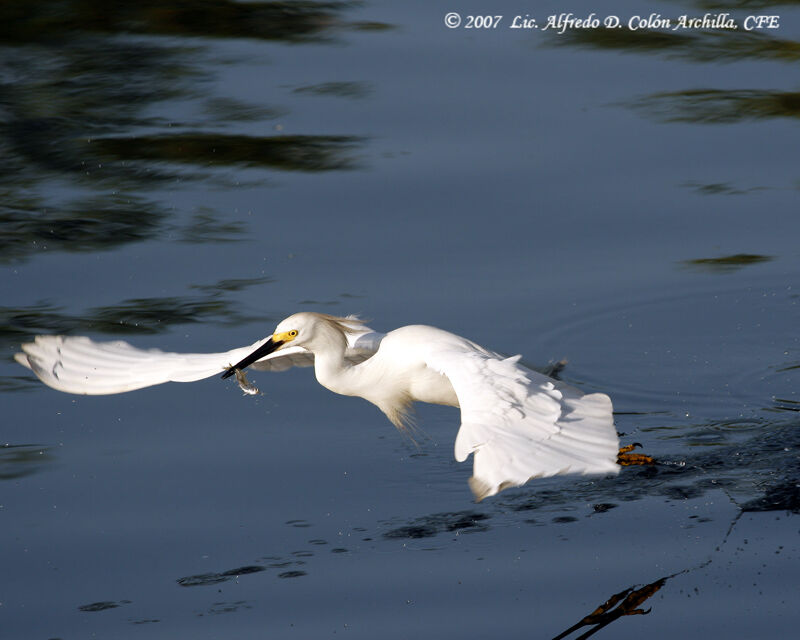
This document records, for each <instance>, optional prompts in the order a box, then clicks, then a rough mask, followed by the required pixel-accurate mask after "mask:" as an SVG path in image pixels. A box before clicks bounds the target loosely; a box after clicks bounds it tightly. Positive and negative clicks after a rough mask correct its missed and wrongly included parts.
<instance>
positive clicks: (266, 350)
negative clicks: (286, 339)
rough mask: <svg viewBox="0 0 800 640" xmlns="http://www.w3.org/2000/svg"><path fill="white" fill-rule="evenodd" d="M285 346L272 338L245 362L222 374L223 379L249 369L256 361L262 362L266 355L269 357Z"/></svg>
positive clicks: (280, 341)
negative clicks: (238, 370)
mask: <svg viewBox="0 0 800 640" xmlns="http://www.w3.org/2000/svg"><path fill="white" fill-rule="evenodd" d="M282 344H283V341H282V340H279V341H277V342H275V341H274V340H273V339H272V338H270V339H269V340H267V341H266V342H265V343H264V344H262V345H261V346H260V347H259V348H258V349H256V350H255V351H253V353H251V354H250V355H249V356H247V357H246V358H245V359H244V360H241V361H239V362H237V363H236V364H235V365H233V366H232V367H230V368H229V369H228V370H227V371H226V372H225V373H223V374H222V379H223V380H224V379H225V378H230V377H231V376H232V375H233V374H234V373H236V371H237V369H244V368H245V367H249V366H250V365H251V364H253V363H254V362H255V361H256V360H260V359H261V358H263V357H264V356H266V355H269V354H270V353H272V352H273V351H275V349H277V348H278V347H280V346H281V345H282Z"/></svg>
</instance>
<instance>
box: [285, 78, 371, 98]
mask: <svg viewBox="0 0 800 640" xmlns="http://www.w3.org/2000/svg"><path fill="white" fill-rule="evenodd" d="M294 93H299V94H309V95H315V96H338V97H340V98H358V99H360V98H366V97H367V96H368V95H369V94H370V93H372V87H371V86H370V85H369V84H368V83H366V82H323V83H321V84H312V85H308V86H305V87H297V88H296V89H294Z"/></svg>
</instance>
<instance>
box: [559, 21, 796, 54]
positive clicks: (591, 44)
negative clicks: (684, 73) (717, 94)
mask: <svg viewBox="0 0 800 640" xmlns="http://www.w3.org/2000/svg"><path fill="white" fill-rule="evenodd" d="M545 33H547V32H545ZM550 43H551V44H553V45H557V46H572V47H582V48H589V49H605V50H614V51H624V52H635V53H653V54H664V55H667V56H669V57H680V58H686V59H689V60H693V61H695V62H726V61H727V62H733V61H737V60H743V59H758V60H778V61H783V62H794V61H797V60H800V43H798V42H796V41H794V40H783V39H780V38H775V37H773V36H770V35H765V34H763V33H759V32H755V31H743V30H742V29H737V30H735V31H732V30H724V29H717V30H713V31H712V30H708V31H704V30H697V31H686V30H682V31H679V32H677V31H669V30H664V31H661V30H649V29H640V30H638V31H634V30H631V29H628V28H621V29H606V28H599V29H568V30H567V31H565V32H564V33H563V34H561V35H552V36H551V40H550Z"/></svg>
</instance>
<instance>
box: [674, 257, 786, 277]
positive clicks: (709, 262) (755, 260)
mask: <svg viewBox="0 0 800 640" xmlns="http://www.w3.org/2000/svg"><path fill="white" fill-rule="evenodd" d="M773 259H774V258H773V256H762V255H758V254H754V253H736V254H734V255H730V256H720V257H717V258H697V259H695V260H685V261H684V262H683V264H685V265H687V266H690V267H694V268H697V269H701V270H703V271H707V272H709V273H728V272H730V271H735V270H738V269H741V268H742V267H746V266H748V265H751V264H759V263H761V262H769V261H771V260H773Z"/></svg>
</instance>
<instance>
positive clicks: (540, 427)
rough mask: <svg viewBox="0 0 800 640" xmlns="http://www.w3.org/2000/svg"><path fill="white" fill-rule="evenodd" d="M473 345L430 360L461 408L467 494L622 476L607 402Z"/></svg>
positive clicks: (458, 453)
mask: <svg viewBox="0 0 800 640" xmlns="http://www.w3.org/2000/svg"><path fill="white" fill-rule="evenodd" d="M519 358H520V356H514V357H511V358H503V357H502V356H499V355H497V354H494V353H491V352H488V351H486V350H484V349H482V348H481V347H478V346H477V345H474V344H473V343H471V342H469V341H467V340H463V343H453V344H450V345H447V346H443V347H442V348H440V349H433V350H431V352H430V353H429V354H428V356H427V357H426V363H427V365H428V366H429V367H431V368H432V369H434V370H436V371H438V372H440V373H442V374H444V375H445V376H447V378H448V379H449V380H450V384H452V385H453V389H454V390H455V392H456V396H458V402H459V405H460V406H461V428H460V429H459V431H458V435H457V436H456V442H455V457H456V460H458V461H459V462H462V461H464V460H466V459H467V457H468V456H469V454H473V455H474V464H473V476H472V478H470V487H471V488H472V491H473V493H474V494H475V497H476V498H477V499H478V500H482V499H483V498H486V497H488V496H492V495H494V494H496V493H497V492H498V491H501V490H503V489H505V488H506V487H510V486H518V485H522V484H525V483H526V482H527V481H528V480H530V479H532V478H537V477H547V476H553V475H558V474H564V473H584V474H589V473H597V474H601V473H617V472H618V471H619V467H618V465H617V464H616V459H617V453H618V451H619V441H618V438H617V432H616V429H615V428H614V418H613V415H612V407H611V400H610V398H609V397H608V396H607V395H605V394H602V393H592V394H588V395H584V394H583V393H581V392H580V391H579V390H578V389H575V388H574V387H571V386H569V385H567V384H564V383H562V382H559V381H556V380H553V379H551V378H548V377H547V376H545V375H542V374H541V373H537V372H535V371H532V370H530V369H528V368H526V367H524V366H522V365H521V364H519V362H518V360H519Z"/></svg>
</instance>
